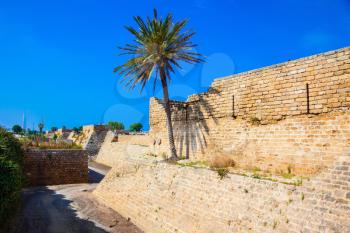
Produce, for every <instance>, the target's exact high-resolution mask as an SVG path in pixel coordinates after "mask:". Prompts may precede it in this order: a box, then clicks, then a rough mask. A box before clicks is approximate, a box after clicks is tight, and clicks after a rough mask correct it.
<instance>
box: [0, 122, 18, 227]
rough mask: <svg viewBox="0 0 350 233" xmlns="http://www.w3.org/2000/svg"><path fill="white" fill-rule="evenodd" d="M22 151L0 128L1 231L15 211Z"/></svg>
mask: <svg viewBox="0 0 350 233" xmlns="http://www.w3.org/2000/svg"><path fill="white" fill-rule="evenodd" d="M22 164H23V151H22V149H21V144H20V142H19V140H18V139H16V138H15V137H14V136H13V135H12V134H11V133H9V132H7V131H6V130H5V129H3V128H0V228H1V229H3V228H4V227H5V226H6V225H7V224H8V222H9V221H10V219H11V217H12V215H13V214H14V213H15V211H16V210H17V208H16V206H17V205H18V203H19V197H20V191H21V188H22V184H23V178H22Z"/></svg>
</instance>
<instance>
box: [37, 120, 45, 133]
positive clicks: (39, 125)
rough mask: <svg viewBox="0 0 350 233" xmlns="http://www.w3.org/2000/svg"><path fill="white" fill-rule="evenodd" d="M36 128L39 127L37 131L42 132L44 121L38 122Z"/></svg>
mask: <svg viewBox="0 0 350 233" xmlns="http://www.w3.org/2000/svg"><path fill="white" fill-rule="evenodd" d="M38 128H39V132H40V134H42V133H43V129H44V123H42V122H41V123H39V124H38Z"/></svg>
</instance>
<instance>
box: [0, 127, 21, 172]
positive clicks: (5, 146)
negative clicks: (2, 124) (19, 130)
mask: <svg viewBox="0 0 350 233" xmlns="http://www.w3.org/2000/svg"><path fill="white" fill-rule="evenodd" d="M2 158H3V159H6V160H10V161H14V162H16V163H18V164H19V165H20V166H21V165H22V163H23V152H22V148H21V143H20V142H19V140H18V139H16V138H15V137H14V136H13V135H12V133H9V132H7V131H6V130H5V129H3V128H0V159H2Z"/></svg>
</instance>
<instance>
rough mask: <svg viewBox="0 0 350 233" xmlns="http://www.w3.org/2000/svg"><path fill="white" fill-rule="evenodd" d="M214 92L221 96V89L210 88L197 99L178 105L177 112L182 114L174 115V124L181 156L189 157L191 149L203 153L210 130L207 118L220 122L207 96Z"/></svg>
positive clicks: (216, 122)
mask: <svg viewBox="0 0 350 233" xmlns="http://www.w3.org/2000/svg"><path fill="white" fill-rule="evenodd" d="M213 94H214V95H219V96H220V91H219V90H217V89H215V88H210V89H209V90H208V92H206V93H202V94H198V95H197V96H198V99H197V100H195V101H190V102H183V103H180V104H179V105H178V109H177V114H180V115H179V116H175V117H174V118H175V119H174V123H173V124H174V134H175V138H176V139H177V145H178V153H179V156H181V157H185V158H186V159H189V158H190V153H191V151H192V152H197V151H200V152H201V153H203V152H204V150H205V149H206V147H207V145H208V139H207V137H208V134H209V132H210V129H209V126H208V124H207V121H206V120H207V119H209V118H210V119H212V120H213V122H214V123H215V124H218V119H217V117H216V116H215V114H214V109H213V107H212V105H211V104H209V102H208V101H207V98H205V96H207V95H213ZM177 114H175V115H177Z"/></svg>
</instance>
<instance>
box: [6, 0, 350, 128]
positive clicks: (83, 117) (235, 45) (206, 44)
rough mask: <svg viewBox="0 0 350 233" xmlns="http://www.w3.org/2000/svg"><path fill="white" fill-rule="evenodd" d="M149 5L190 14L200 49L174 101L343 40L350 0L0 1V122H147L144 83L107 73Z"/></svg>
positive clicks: (177, 81)
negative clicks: (138, 85) (202, 59)
mask: <svg viewBox="0 0 350 233" xmlns="http://www.w3.org/2000/svg"><path fill="white" fill-rule="evenodd" d="M153 8H157V9H158V11H159V13H160V14H162V15H164V14H166V13H168V12H172V13H173V14H174V17H175V19H182V18H189V20H190V21H189V24H188V28H192V29H194V30H195V31H196V32H197V34H196V36H195V37H194V42H195V43H196V44H198V49H197V51H198V52H200V53H202V54H204V55H206V56H207V63H205V64H200V65H196V66H190V65H186V66H184V69H183V70H181V71H179V72H178V73H177V74H175V75H174V77H173V81H172V83H171V86H170V92H171V96H172V97H173V98H175V99H179V100H184V99H186V97H187V96H188V95H190V94H193V93H198V92H202V91H205V90H206V89H207V88H208V86H209V85H210V83H211V82H212V80H213V79H215V78H217V77H221V76H225V75H230V74H233V73H239V72H242V71H246V70H250V69H255V68H259V67H263V66H267V65H271V64H275V63H280V62H284V61H287V60H291V59H296V58H300V57H304V56H308V55H312V54H316V53H320V52H324V51H328V50H333V49H337V48H341V47H345V46H349V45H350V0H317V1H316V0H268V1H261V0H251V1H249V0H221V1H217V0H176V1H174V0H168V1H164V0H147V1H146V0H144V1H141V0H133V1H116V0H105V1H102V0H99V1H98V0H84V1H82V0H81V1H80V0H79V1H78V0H76V1H68V0H60V1H56V0H51V1H46V0H41V1H34V0H33V1H17V0H12V1H4V0H1V3H0V29H1V30H0V54H1V57H0V81H1V82H0V83H1V86H0V87H1V91H0V100H1V101H0V125H3V126H6V127H11V126H12V125H13V124H16V123H19V124H21V121H22V120H21V119H22V114H23V112H24V113H25V114H26V118H27V127H29V128H32V127H33V125H34V127H35V128H36V126H37V124H38V122H39V121H41V120H44V122H45V126H46V128H49V127H51V126H58V127H61V126H62V125H65V126H67V127H73V126H80V125H85V124H97V123H104V122H107V121H109V120H117V121H122V122H124V124H125V125H126V126H128V125H129V124H130V123H133V122H138V121H141V122H142V123H143V124H144V125H145V128H146V129H147V128H148V109H149V101H148V100H149V97H150V96H153V92H152V88H151V87H150V88H147V89H146V91H145V92H144V93H143V94H141V95H140V94H139V93H138V92H137V91H134V92H129V91H127V90H125V89H124V88H123V87H122V86H120V85H119V84H118V79H119V77H118V75H116V74H114V73H113V72H112V70H113V68H114V67H115V66H117V65H119V64H121V63H122V62H123V61H124V60H125V58H123V57H118V56H117V54H118V50H117V46H120V45H123V44H125V43H126V42H129V41H130V40H131V36H130V35H129V34H128V33H127V32H126V30H125V29H124V25H134V22H133V20H132V16H134V15H140V16H146V15H150V14H152V9H153ZM154 95H156V96H158V97H161V96H162V95H161V90H160V88H159V86H158V88H157V90H156V92H155V94H154Z"/></svg>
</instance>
